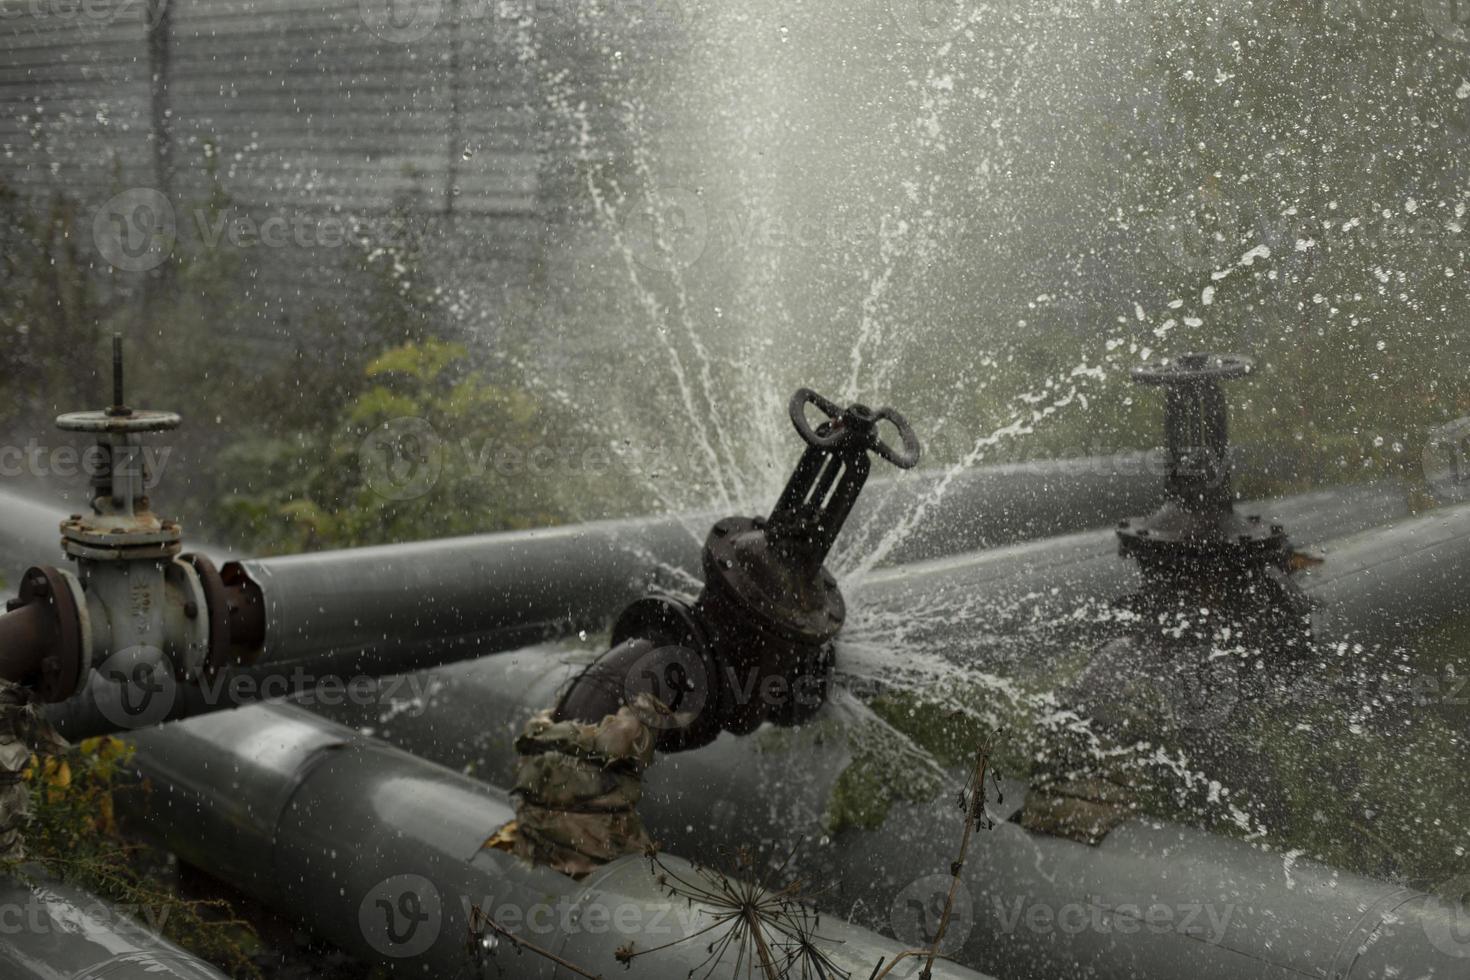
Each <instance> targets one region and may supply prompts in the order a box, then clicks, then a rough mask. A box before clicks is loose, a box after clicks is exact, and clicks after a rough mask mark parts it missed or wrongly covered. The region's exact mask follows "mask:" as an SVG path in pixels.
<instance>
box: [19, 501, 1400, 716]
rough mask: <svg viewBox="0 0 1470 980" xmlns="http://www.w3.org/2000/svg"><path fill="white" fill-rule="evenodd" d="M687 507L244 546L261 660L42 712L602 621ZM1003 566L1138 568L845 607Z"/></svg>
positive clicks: (270, 692)
mask: <svg viewBox="0 0 1470 980" xmlns="http://www.w3.org/2000/svg"><path fill="white" fill-rule="evenodd" d="M865 499H867V498H860V499H859V501H858V506H859V507H861V506H862V505H863V502H864V500H865ZM1242 506H1243V507H1246V508H1254V509H1259V510H1260V511H1261V512H1263V513H1264V514H1267V515H1269V516H1270V519H1272V520H1280V521H1285V522H1289V523H1291V524H1292V525H1293V526H1294V527H1298V528H1300V529H1301V533H1302V535H1303V536H1304V537H1305V539H1306V540H1313V539H1321V538H1323V537H1330V536H1336V535H1339V534H1344V533H1351V532H1353V531H1358V530H1361V529H1363V528H1367V527H1372V526H1374V525H1376V524H1379V523H1381V522H1382V521H1384V520H1388V519H1391V518H1393V517H1396V516H1399V515H1402V514H1404V513H1407V511H1408V502H1407V495H1406V493H1405V490H1404V487H1403V485H1402V484H1398V483H1392V482H1384V483H1372V484H1361V485H1350V486H1345V487H1340V488H1334V489H1331V490H1322V491H1315V492H1313V493H1308V494H1302V495H1299V496H1296V497H1289V498H1285V499H1283V500H1279V501H1267V502H1261V503H1259V504H1247V505H1242ZM698 520H703V518H698V519H696V522H695V523H688V524H686V523H685V522H683V521H675V520H673V519H664V518H659V519H654V518H644V519H636V520H627V521H617V522H614V521H607V522H601V523H599V524H590V525H574V526H568V527H562V528H550V529H546V530H541V531H527V532H514V533H508V534H494V535H476V536H473V537H464V538H452V539H448V540H443V541H425V542H418V543H414V544H405V545H388V546H383V547H379V548H360V549H354V550H349V551H339V552H322V553H317V554H308V555H297V556H292V557H287V558H273V559H262V560H259V561H250V562H244V563H242V565H243V567H244V568H245V570H246V571H247V573H248V574H249V575H250V577H251V578H252V579H253V580H254V581H255V582H257V583H258V584H259V585H260V587H261V592H262V595H263V598H264V602H265V608H266V622H267V632H266V653H265V655H264V656H263V657H262V659H261V660H259V661H258V662H256V663H254V664H252V665H249V666H246V667H241V668H233V669H231V670H229V671H227V672H222V673H220V674H219V675H216V676H214V677H209V678H205V679H204V680H203V681H202V682H200V683H198V684H188V683H175V682H173V681H172V679H171V678H168V677H162V678H159V681H160V686H161V689H160V690H151V691H138V692H134V693H135V694H136V695H137V697H135V698H133V699H132V701H133V702H135V703H136V704H137V705H143V704H144V703H145V701H146V707H144V708H143V709H142V710H140V711H138V712H136V713H131V712H126V711H124V710H123V708H122V702H121V699H119V698H118V697H117V696H116V691H114V690H113V687H112V686H111V685H100V686H99V685H97V684H95V680H96V678H95V675H94V677H93V678H92V680H93V682H94V683H92V684H89V685H88V687H87V688H86V689H85V690H84V691H83V692H82V693H81V694H80V695H78V696H76V697H73V698H72V699H70V700H69V701H66V702H64V703H61V704H56V705H49V706H48V707H47V714H48V717H49V718H50V719H51V721H52V723H53V724H54V725H55V726H56V728H57V730H58V731H60V732H61V733H62V734H63V735H65V736H66V737H68V738H72V739H76V738H85V737H88V736H91V735H97V734H103V733H106V732H113V731H118V730H132V729H136V728H139V727H144V726H146V725H150V724H154V723H157V722H158V721H161V720H164V719H165V718H168V719H178V718H186V717H193V716H194V715H198V714H204V713H207V712H209V711H215V710H220V709H224V708H233V707H238V706H240V705H241V704H245V703H250V702H253V701H256V700H260V699H261V698H262V697H264V696H275V697H281V696H286V695H289V694H292V693H295V692H297V691H300V690H305V689H309V688H310V687H311V686H312V685H313V684H316V683H320V682H321V681H323V680H324V679H335V680H342V679H347V678H362V677H376V676H379V675H383V674H402V673H406V672H409V671H413V670H418V669H422V668H427V667H432V666H435V665H438V664H443V663H448V662H452V661H456V660H465V659H470V658H474V657H477V656H481V655H485V654H491V653H498V652H502V651H505V650H513V649H516V648H518V647H521V646H523V645H525V644H527V643H534V642H537V641H539V640H542V639H545V638H547V637H549V636H557V635H565V634H566V633H568V632H571V631H573V630H574V629H576V628H577V627H578V626H579V625H580V626H585V627H586V628H588V629H593V630H595V629H599V628H601V627H602V626H604V625H605V624H606V623H607V621H608V620H609V619H610V618H611V617H612V616H613V615H615V614H616V613H617V612H618V611H619V610H620V609H621V608H622V607H623V606H625V605H626V604H627V603H629V602H631V601H633V600H634V599H637V598H639V597H640V596H642V595H643V594H644V593H645V592H646V590H647V587H648V585H649V584H650V582H651V581H652V580H653V579H654V578H655V573H656V572H657V571H658V570H659V569H662V570H663V572H664V573H665V576H664V578H665V582H666V583H667V584H671V585H673V584H682V585H684V586H686V587H687V586H688V585H690V584H691V583H692V582H693V579H692V578H685V577H682V576H683V570H684V569H689V568H694V567H697V563H698V560H699V537H700V536H701V535H702V534H703V533H704V531H705V529H706V528H705V527H704V525H703V524H700V523H697V521H698ZM1037 576H1040V577H1041V578H1040V579H1038V581H1040V580H1045V581H1046V582H1048V583H1051V582H1052V581H1053V580H1057V591H1056V592H1054V593H1053V592H1050V591H1049V590H1050V585H1048V590H1047V591H1043V592H1038V591H1037V590H1036V589H1033V588H1032V587H1031V585H1029V584H1028V582H1029V580H1030V579H1031V578H1036V577H1037ZM1002 580H1004V581H1006V582H1008V583H1009V584H1008V585H1007V586H1006V588H1007V589H1008V590H1009V591H1010V592H1013V593H1015V594H1018V595H1026V594H1032V593H1034V594H1037V595H1041V596H1044V597H1047V601H1048V602H1050V601H1070V600H1071V598H1072V597H1076V596H1102V597H1104V598H1109V597H1111V596H1113V595H1116V594H1120V593H1121V592H1123V591H1127V590H1128V589H1131V588H1135V587H1136V585H1137V573H1136V571H1135V570H1134V567H1133V564H1132V563H1131V562H1128V561H1126V560H1125V559H1122V558H1120V557H1119V556H1118V555H1117V542H1116V538H1115V537H1114V535H1113V533H1112V532H1111V531H1106V530H1104V531H1090V532H1084V533H1080V534H1076V535H1071V536H1068V537H1063V538H1051V539H1045V540H1042V541H1039V542H1031V543H1027V544H1019V545H1010V546H1007V547H1004V548H998V549H992V550H989V551H982V552H975V553H969V554H964V555H956V556H952V557H948V558H940V559H935V560H932V561H930V562H926V563H921V564H911V565H902V566H897V567H893V568H880V569H878V570H875V571H872V572H869V573H867V574H865V575H862V576H860V577H858V578H857V580H856V581H855V582H854V583H853V584H852V585H851V586H850V587H849V588H850V589H851V590H852V592H853V596H854V600H855V601H854V608H855V609H859V610H868V611H873V610H880V609H890V610H891V611H892V612H893V613H894V614H899V615H901V614H903V612H904V609H905V604H906V603H908V602H910V601H911V599H912V597H913V596H914V595H923V594H929V595H930V596H931V597H932V596H933V595H936V594H949V593H953V592H955V590H959V591H961V592H973V593H974V594H977V595H979V594H982V591H985V592H988V591H993V590H995V589H996V587H997V586H996V584H995V583H997V582H999V581H1002ZM859 618H861V615H860V617H859ZM273 650H274V651H277V652H280V653H282V654H283V659H279V660H278V659H277V658H276V656H274V655H273V654H272V652H271V651H273ZM145 694H146V695H147V697H146V698H144V695H145Z"/></svg>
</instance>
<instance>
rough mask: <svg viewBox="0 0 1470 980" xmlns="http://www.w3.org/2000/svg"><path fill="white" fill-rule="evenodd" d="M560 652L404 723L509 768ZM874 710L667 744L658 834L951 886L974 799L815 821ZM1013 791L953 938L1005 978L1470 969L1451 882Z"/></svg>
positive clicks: (514, 663) (907, 886)
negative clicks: (1050, 817)
mask: <svg viewBox="0 0 1470 980" xmlns="http://www.w3.org/2000/svg"><path fill="white" fill-rule="evenodd" d="M553 656H554V654H553V652H552V651H550V650H544V649H540V650H530V651H525V652H523V653H519V654H512V655H508V656H502V657H492V658H488V659H485V660H479V661H475V662H472V663H463V664H456V665H454V666H452V667H448V668H443V669H442V670H439V671H436V672H434V673H435V676H436V682H435V685H434V689H435V694H434V695H433V696H432V698H431V699H430V703H429V704H428V705H427V706H422V705H421V706H420V707H427V708H428V709H429V710H430V711H431V712H432V714H430V715H427V716H423V717H420V718H418V719H416V720H415V721H414V723H413V725H412V726H411V727H405V726H404V725H402V724H400V722H401V721H402V720H403V719H404V718H405V717H406V716H405V715H404V714H402V713H400V712H398V711H391V710H390V711H389V712H388V714H390V715H392V716H393V718H394V720H393V721H392V722H391V729H392V732H391V737H392V738H393V739H394V740H395V741H396V742H398V744H402V745H406V746H411V747H412V749H413V750H414V751H415V752H419V753H421V754H423V755H426V756H429V757H432V758H435V759H437V760H438V761H440V762H442V763H444V764H445V765H449V766H454V767H464V768H466V769H473V771H475V772H477V773H479V774H480V775H481V776H482V778H484V779H487V780H491V781H494V782H499V781H503V780H508V779H510V778H511V775H512V774H513V772H514V771H515V766H516V762H517V756H516V752H515V749H514V744H513V743H514V740H515V737H516V735H517V734H518V733H519V732H520V730H521V728H522V726H523V725H524V723H525V722H526V720H527V719H529V718H530V717H531V716H532V715H533V714H535V713H536V712H537V711H539V710H541V709H542V708H543V707H544V706H545V705H546V704H548V703H551V702H552V700H554V698H555V697H556V694H557V691H558V689H559V688H560V687H561V686H562V685H563V684H565V683H566V682H567V681H568V680H570V679H571V678H572V677H574V676H576V674H577V673H578V672H580V670H581V669H582V668H583V667H584V666H585V663H586V661H587V655H586V653H584V652H580V651H579V652H577V653H575V654H570V655H568V654H566V653H563V657H564V659H563V660H562V661H561V662H560V663H557V662H555V661H553V659H552V658H553ZM865 716H866V709H864V708H863V707H862V705H861V704H859V703H858V702H857V701H856V700H855V699H854V698H852V697H851V696H850V695H848V694H846V693H845V692H839V693H838V694H837V696H836V697H835V698H834V700H833V701H832V702H831V703H829V704H828V705H827V707H826V708H824V709H823V711H822V712H821V714H819V715H818V717H817V718H816V719H815V720H814V721H813V722H811V723H809V724H808V725H806V726H803V727H802V728H798V729H786V730H781V731H780V737H772V738H764V737H762V733H759V732H758V733H756V734H755V735H751V736H745V737H736V736H732V735H729V734H728V733H727V734H724V735H721V736H720V737H719V738H718V739H717V740H716V741H715V742H713V743H711V744H710V745H708V746H706V747H704V748H701V749H697V750H695V751H691V752H684V753H679V754H677V755H672V756H667V757H662V758H660V759H658V760H657V761H656V762H655V763H654V765H653V766H652V767H651V768H650V769H649V770H648V771H647V772H646V773H645V775H644V789H643V803H642V804H641V806H640V808H639V812H640V813H641V815H642V817H643V820H644V824H645V826H646V827H647V829H648V832H649V833H650V835H652V836H653V837H654V839H656V840H658V841H659V842H660V844H661V845H662V846H664V847H667V848H668V849H669V850H670V851H673V852H675V853H679V854H683V855H687V856H689V857H690V858H692V859H694V860H708V859H711V858H712V857H713V855H714V852H715V849H716V848H717V847H722V848H738V847H750V848H761V847H770V846H773V845H774V846H776V847H780V846H781V842H783V841H793V840H798V839H802V838H806V839H807V840H808V841H809V842H810V843H809V845H808V846H806V847H804V848H803V849H802V850H801V851H800V852H799V867H798V868H797V869H796V873H797V874H799V875H800V876H801V877H802V878H803V879H805V880H810V881H820V882H822V883H823V884H824V885H826V886H828V887H829V889H830V890H829V892H828V894H829V895H830V896H831V898H832V899H833V900H834V902H835V903H836V904H835V906H834V907H835V908H836V909H837V910H839V911H842V912H844V913H845V914H846V915H847V916H848V917H849V918H851V919H853V920H854V921H855V922H858V923H859V924H863V925H867V926H869V927H872V928H884V927H889V926H894V925H895V924H897V923H900V922H902V920H903V916H904V915H905V913H906V909H908V908H909V906H910V905H911V904H913V903H917V906H918V907H923V906H924V905H925V903H930V902H932V900H933V898H934V897H935V895H936V894H939V893H940V892H941V891H942V889H943V888H947V881H948V870H949V866H950V862H951V861H952V860H953V845H954V842H955V841H957V840H958V839H959V833H960V820H961V814H960V813H959V811H958V810H957V809H956V808H954V807H952V806H948V805H944V803H943V801H942V800H941V801H940V802H937V803H927V804H912V803H903V802H896V803H894V805H893V806H892V808H891V810H890V812H889V813H888V816H887V819H886V820H884V821H883V822H882V824H881V825H880V826H879V827H877V828H874V829H866V828H861V827H847V828H844V829H843V830H841V831H840V832H838V833H837V834H835V835H832V836H831V837H830V838H829V837H827V836H818V835H821V833H822V831H821V827H822V817H823V814H824V812H825V809H826V806H827V801H828V800H829V799H830V798H831V796H832V794H833V792H834V791H835V788H836V782H837V779H838V776H839V774H840V773H841V772H842V771H843V770H844V769H846V768H847V766H848V765H849V764H850V763H851V761H852V754H851V750H850V748H849V744H848V742H847V740H846V739H844V738H842V737H841V736H840V735H839V734H837V733H836V732H834V726H835V727H838V728H841V727H844V726H850V725H856V724H860V723H861V722H862V720H863V719H864V717H865ZM459 718H462V719H464V721H463V722H461V723H458V724H454V723H451V722H450V721H449V719H459ZM174 727H178V726H174ZM385 727H386V726H385ZM768 731H769V730H768ZM242 734H243V733H242ZM1003 789H1004V793H1003V796H1004V799H1005V804H1004V805H1003V806H1001V805H998V804H997V805H992V807H991V810H992V815H993V816H994V817H995V818H996V819H997V825H996V826H995V828H993V829H992V830H991V831H989V832H986V833H981V834H980V835H979V836H978V837H977V839H976V840H975V841H974V842H973V844H972V849H971V856H970V858H969V860H968V861H967V863H966V867H965V874H964V882H965V888H966V901H964V902H963V903H962V905H963V908H964V909H965V912H964V914H963V916H962V917H961V920H960V922H959V923H958V924H957V925H956V927H955V932H956V935H963V936H965V937H966V938H965V941H964V945H963V948H962V949H961V950H959V951H957V952H956V953H955V954H954V955H955V956H956V958H957V959H958V960H959V961H960V962H962V963H964V964H966V965H967V966H970V967H972V968H974V969H977V970H982V971H984V972H987V973H990V974H993V975H995V976H997V977H1003V978H1006V980H1055V978H1057V977H1079V976H1085V977H1088V978H1091V980H1179V978H1180V977H1189V978H1191V980H1239V978H1241V977H1251V978H1253V980H1256V978H1259V980H1303V978H1308V977H1310V978H1323V977H1331V978H1334V980H1388V978H1393V977H1406V978H1407V977H1413V978H1433V980H1451V978H1454V980H1459V978H1462V977H1465V976H1467V975H1470V930H1467V929H1466V923H1465V921H1464V914H1465V913H1464V911H1463V910H1462V909H1460V908H1459V907H1458V906H1456V905H1455V904H1454V903H1453V902H1452V901H1449V900H1447V899H1441V898H1440V897H1438V895H1437V894H1429V893H1426V892H1422V891H1416V890H1413V889H1409V888H1404V887H1402V886H1401V885H1398V884H1394V883H1390V882H1382V881H1377V880H1374V879H1371V878H1367V877H1363V876H1360V875H1355V874H1352V873H1348V872H1345V871H1342V870H1340V869H1336V868H1331V867H1328V866H1325V865H1322V864H1319V863H1316V862H1313V861H1310V860H1307V859H1304V858H1300V857H1299V856H1298V855H1296V854H1290V853H1282V852H1280V851H1276V850H1272V849H1270V848H1267V847H1264V846H1261V845H1258V844H1252V843H1249V842H1246V841H1243V840H1235V839H1228V838H1224V837H1220V836H1217V835H1213V834H1210V833H1208V832H1205V831H1202V830H1198V829H1194V828H1191V827H1186V826H1182V825H1178V824H1173V823H1169V822H1166V821H1159V820H1154V819H1144V818H1136V819H1132V820H1129V821H1127V822H1125V823H1124V824H1123V825H1122V826H1120V827H1118V828H1117V829H1115V830H1113V831H1112V833H1110V834H1109V835H1108V836H1107V837H1106V838H1105V839H1104V840H1103V842H1102V843H1101V844H1099V845H1097V846H1089V845H1087V844H1083V843H1078V842H1075V841H1071V840H1064V839H1061V838H1055V837H1047V836H1042V835H1036V834H1032V833H1029V832H1027V831H1026V830H1024V829H1023V828H1022V827H1020V826H1019V825H1017V824H1016V823H1014V822H1010V818H1011V817H1013V816H1014V815H1015V813H1016V811H1017V810H1018V809H1019V807H1020V805H1021V802H1022V799H1023V798H1024V795H1025V787H1024V786H1023V785H1020V784H1017V783H1010V784H1008V785H1003ZM344 792H346V790H345V789H344ZM206 836H209V835H206ZM813 838H816V839H815V840H813ZM907 914H909V915H912V914H913V913H912V912H908V913H907Z"/></svg>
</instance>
